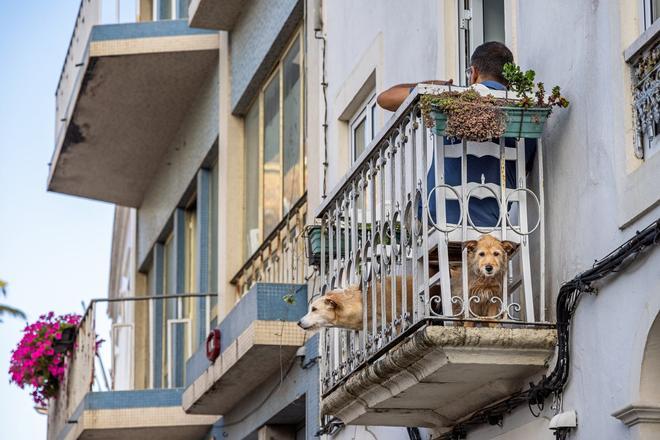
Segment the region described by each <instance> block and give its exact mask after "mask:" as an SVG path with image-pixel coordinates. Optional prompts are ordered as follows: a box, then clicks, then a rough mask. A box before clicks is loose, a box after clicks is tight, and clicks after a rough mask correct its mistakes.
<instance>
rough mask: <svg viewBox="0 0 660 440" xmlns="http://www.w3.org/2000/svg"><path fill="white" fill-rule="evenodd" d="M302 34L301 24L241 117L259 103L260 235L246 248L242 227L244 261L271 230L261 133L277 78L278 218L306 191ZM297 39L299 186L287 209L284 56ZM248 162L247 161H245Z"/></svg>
mask: <svg viewBox="0 0 660 440" xmlns="http://www.w3.org/2000/svg"><path fill="white" fill-rule="evenodd" d="M303 37H304V34H303V32H302V28H298V29H297V30H296V31H295V32H294V33H293V36H292V37H291V39H290V40H289V42H288V43H287V45H286V46H285V47H284V49H283V50H282V51H281V53H280V54H279V55H278V57H277V61H276V62H275V65H274V67H273V71H272V72H271V73H270V75H268V77H267V78H266V79H265V80H264V81H263V83H262V84H261V85H260V86H259V89H258V92H257V93H258V94H257V96H256V98H255V99H254V101H253V102H252V104H251V105H250V106H249V107H248V109H247V111H246V112H245V115H244V118H245V119H247V115H248V114H249V113H250V112H251V111H252V110H253V107H254V106H255V105H256V106H258V111H257V113H258V116H257V119H258V121H257V132H258V133H257V141H258V147H257V148H258V169H259V171H258V184H257V191H258V195H257V197H256V199H257V205H258V206H257V212H258V221H257V225H258V231H259V237H258V240H257V244H256V245H255V246H254V248H253V249H251V248H249V244H248V243H247V239H248V238H247V234H248V231H247V229H246V230H245V231H244V234H243V238H242V242H243V246H242V247H243V249H244V252H245V255H244V258H243V259H244V260H245V261H247V260H248V259H249V258H250V257H251V256H252V255H253V254H254V252H256V250H257V249H258V248H259V246H260V245H261V244H262V243H263V242H264V240H265V239H266V238H267V237H268V235H269V234H270V233H271V232H272V230H271V231H266V230H265V218H264V217H265V216H264V212H265V209H264V193H265V191H264V159H265V157H264V147H265V142H264V135H265V121H264V111H265V92H266V89H267V88H268V87H269V86H270V85H271V84H272V82H273V81H278V83H279V84H278V87H279V90H278V93H279V111H278V119H279V121H278V123H279V133H278V137H279V164H278V165H279V172H280V185H279V195H278V206H279V221H278V223H276V225H277V224H279V222H281V221H282V219H284V218H285V217H286V216H287V214H288V213H289V212H290V210H291V208H292V207H294V206H296V205H297V203H298V202H299V201H300V199H301V198H302V197H303V196H304V193H305V180H306V179H305V178H306V175H307V173H306V168H307V160H306V156H305V139H304V115H305V95H304V93H305V81H304V75H305V69H304V63H305V51H304V48H305V46H304V38H303ZM296 43H298V45H299V46H298V47H299V53H300V55H299V56H300V67H299V75H300V81H299V82H300V85H299V93H300V106H299V112H298V127H299V128H298V130H299V133H298V137H299V145H298V154H299V158H300V159H299V163H300V176H299V177H300V178H299V181H300V183H299V187H298V195H296V196H295V197H294V198H293V200H291V201H290V207H289V209H288V210H286V211H285V208H284V206H283V205H284V177H285V176H284V150H285V148H284V60H285V59H286V58H287V55H288V54H289V52H290V50H291V49H292V48H293V47H294V45H295V44H296ZM243 134H244V136H243V138H244V142H246V139H247V137H248V136H247V132H246V131H245V127H244V132H243ZM247 150H248V146H247V144H245V148H244V152H245V154H246V155H247ZM246 163H247V162H246ZM243 177H244V180H243V184H244V187H245V188H246V187H247V184H246V182H247V175H246V174H244V176H243ZM244 203H245V206H246V208H247V206H248V203H249V200H248V194H247V191H246V192H245V193H244ZM247 211H248V210H247V209H245V212H246V213H247ZM243 224H244V225H247V218H246V217H244V218H243ZM276 225H274V227H276Z"/></svg>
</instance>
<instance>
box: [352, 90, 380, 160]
mask: <svg viewBox="0 0 660 440" xmlns="http://www.w3.org/2000/svg"><path fill="white" fill-rule="evenodd" d="M377 111H378V108H377V106H376V92H375V91H373V90H372V91H371V92H369V95H367V99H365V100H364V101H363V102H362V104H360V106H359V107H358V111H356V112H355V115H353V117H352V118H351V119H350V120H349V122H348V128H349V130H348V136H349V146H350V150H351V163H353V162H355V161H356V160H357V159H358V154H357V152H356V151H355V148H356V143H355V131H356V129H357V127H358V126H359V125H360V123H362V121H365V130H364V133H365V136H366V137H365V139H364V147H365V149H366V148H367V146H368V145H369V143H371V141H372V140H373V138H374V136H375V135H376V112H377Z"/></svg>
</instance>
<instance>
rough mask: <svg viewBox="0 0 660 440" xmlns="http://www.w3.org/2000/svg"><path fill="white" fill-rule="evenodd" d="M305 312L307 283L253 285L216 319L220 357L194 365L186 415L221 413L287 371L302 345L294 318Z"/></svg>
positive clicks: (185, 401) (185, 397)
mask: <svg viewBox="0 0 660 440" xmlns="http://www.w3.org/2000/svg"><path fill="white" fill-rule="evenodd" d="M285 296H287V297H289V300H288V301H284V297H285ZM306 312H307V286H306V285H304V284H277V283H257V284H255V285H254V286H253V287H252V289H250V290H249V291H248V292H247V293H246V294H245V295H244V296H243V297H242V298H241V300H240V301H239V302H238V304H236V306H234V308H233V309H232V311H231V312H229V314H228V315H227V316H226V317H225V318H224V319H223V320H222V322H220V325H219V329H220V352H221V354H220V356H219V357H218V358H217V359H216V360H215V362H213V364H211V365H209V366H208V367H207V368H205V369H203V365H202V366H201V368H199V369H198V367H197V366H196V367H194V368H193V369H194V370H195V371H194V372H193V373H192V374H191V375H190V377H189V379H187V380H188V383H187V388H186V390H185V391H184V393H183V399H182V401H183V409H184V410H185V411H186V412H187V413H189V414H215V415H220V414H225V413H226V412H227V411H229V410H230V409H231V408H232V407H233V406H234V405H236V404H237V403H238V402H239V401H241V400H242V399H243V398H244V397H245V396H247V395H248V394H249V393H250V392H251V391H253V390H254V389H256V388H257V387H258V386H259V385H260V384H262V383H263V382H264V381H265V380H267V379H268V378H269V377H271V376H272V375H273V374H275V373H276V372H279V371H280V369H281V368H284V369H286V368H287V366H289V365H290V362H291V359H292V358H293V357H294V356H295V354H296V351H297V350H298V348H300V347H301V346H302V345H303V344H304V343H305V339H306V334H305V331H304V330H303V329H301V328H300V327H298V325H297V321H298V320H299V319H300V318H301V317H302V316H303V315H304V314H305V313H306ZM204 360H205V359H204ZM194 363H195V364H196V362H194ZM190 365H191V366H192V364H190Z"/></svg>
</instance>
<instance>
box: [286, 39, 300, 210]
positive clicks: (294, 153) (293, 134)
mask: <svg viewBox="0 0 660 440" xmlns="http://www.w3.org/2000/svg"><path fill="white" fill-rule="evenodd" d="M299 41H300V40H296V42H295V43H294V45H293V46H292V47H291V49H289V52H288V53H287V54H286V56H285V57H284V62H283V66H282V69H283V75H284V114H283V115H282V119H283V123H282V129H283V130H284V146H283V150H284V158H283V160H282V162H283V167H284V179H283V183H282V185H283V187H282V192H283V195H282V197H283V200H282V209H283V212H284V213H286V212H288V211H289V209H291V206H292V205H293V204H294V203H295V202H296V200H298V198H299V197H300V196H301V195H302V190H301V185H302V182H301V178H302V160H301V159H302V158H301V156H300V67H301V66H300V58H301V57H300V44H299Z"/></svg>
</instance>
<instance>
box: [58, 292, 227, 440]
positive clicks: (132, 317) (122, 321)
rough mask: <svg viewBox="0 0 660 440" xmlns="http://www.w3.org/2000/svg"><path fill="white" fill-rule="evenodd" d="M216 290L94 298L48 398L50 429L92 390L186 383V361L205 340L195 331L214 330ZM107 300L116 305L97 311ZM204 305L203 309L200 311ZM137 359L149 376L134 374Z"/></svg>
mask: <svg viewBox="0 0 660 440" xmlns="http://www.w3.org/2000/svg"><path fill="white" fill-rule="evenodd" d="M213 296H215V294H181V295H163V296H150V297H126V298H113V299H101V300H94V301H92V303H91V304H90V305H89V306H88V307H87V309H86V311H85V315H84V316H83V318H82V320H81V323H80V325H79V326H78V329H77V332H76V340H75V344H74V346H73V349H72V353H71V355H70V357H69V359H68V362H67V371H66V374H65V378H64V380H63V381H62V383H61V384H60V389H59V392H58V397H57V398H56V399H52V400H51V402H50V404H49V416H48V417H49V423H48V424H49V432H50V433H52V434H54V435H56V434H57V433H58V432H60V431H59V430H60V429H61V428H62V427H63V426H64V424H65V423H66V421H67V420H69V418H70V417H71V416H72V414H73V412H74V411H75V410H76V408H77V407H78V405H79V404H80V403H81V402H82V400H83V399H84V397H85V395H86V394H87V393H88V392H90V391H121V390H132V389H149V388H178V387H183V386H185V365H186V361H187V360H188V359H189V358H190V356H191V355H192V354H193V353H194V352H195V350H196V349H197V347H198V346H199V345H200V344H201V343H203V341H201V340H199V339H200V338H198V337H197V335H198V334H199V332H198V330H203V332H202V334H203V335H204V336H205V335H206V334H208V332H209V331H210V319H209V318H210V313H209V310H210V307H211V298H212V297H213ZM103 303H107V304H108V306H109V307H112V308H113V309H112V312H111V313H108V314H100V313H98V311H99V305H100V304H103ZM202 305H203V306H204V308H203V309H204V310H205V313H201V312H202V310H203V309H202V307H201V306H202ZM111 315H112V316H111ZM140 323H142V324H140ZM198 326H203V328H201V327H200V328H199V329H198ZM137 350H139V352H138V351H137ZM136 358H139V359H137V360H136ZM136 362H140V363H141V364H142V367H143V368H142V369H141V370H144V371H146V373H145V374H146V376H144V377H135V376H134V375H135V371H136ZM154 376H157V377H154ZM147 378H148V379H147ZM51 425H52V426H51ZM58 426H59V428H58ZM49 438H51V436H50V434H49ZM52 438H55V437H52Z"/></svg>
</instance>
